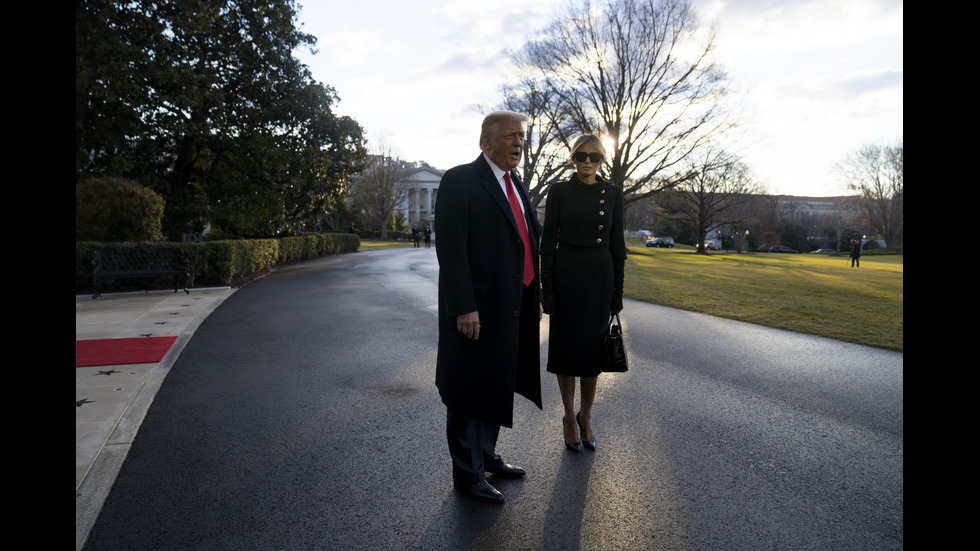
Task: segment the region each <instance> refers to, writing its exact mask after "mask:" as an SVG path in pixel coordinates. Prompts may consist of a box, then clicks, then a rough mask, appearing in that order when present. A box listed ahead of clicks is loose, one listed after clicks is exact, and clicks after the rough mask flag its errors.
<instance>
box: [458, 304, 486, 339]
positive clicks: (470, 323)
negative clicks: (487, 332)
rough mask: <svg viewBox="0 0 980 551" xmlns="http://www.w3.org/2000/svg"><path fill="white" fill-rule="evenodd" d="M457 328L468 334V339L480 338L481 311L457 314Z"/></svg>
mask: <svg viewBox="0 0 980 551" xmlns="http://www.w3.org/2000/svg"><path fill="white" fill-rule="evenodd" d="M456 330H458V331H459V332H460V333H462V334H464V335H466V338H467V339H474V340H476V339H479V338H480V313H479V312H475V311H474V312H470V313H468V314H461V315H459V316H456Z"/></svg>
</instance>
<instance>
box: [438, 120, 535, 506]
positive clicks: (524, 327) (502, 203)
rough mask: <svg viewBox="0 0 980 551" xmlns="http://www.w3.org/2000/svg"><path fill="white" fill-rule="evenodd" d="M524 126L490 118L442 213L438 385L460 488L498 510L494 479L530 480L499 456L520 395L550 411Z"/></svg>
mask: <svg viewBox="0 0 980 551" xmlns="http://www.w3.org/2000/svg"><path fill="white" fill-rule="evenodd" d="M525 121H527V117H526V116H524V115H521V114H519V113H513V112H510V111H496V112H493V113H490V114H489V115H487V116H486V118H485V119H484V121H483V128H482V132H481V134H480V149H481V150H482V151H483V153H482V154H481V155H480V156H479V157H478V158H477V159H476V160H475V161H473V162H472V163H470V164H466V165H461V166H457V167H455V168H452V169H450V170H448V171H446V174H445V175H444V176H443V177H442V181H441V182H440V184H439V194H438V197H437V200H436V211H435V223H436V224H437V225H438V226H437V228H436V229H437V231H438V233H439V239H437V240H436V256H437V258H438V259H439V352H438V359H437V360H436V386H437V387H438V388H439V394H440V396H441V397H442V401H443V403H444V404H446V409H447V421H446V436H447V438H448V440H449V454H450V457H451V458H452V461H453V482H454V485H455V487H456V488H457V489H458V490H460V491H462V492H463V493H465V494H467V495H469V496H471V497H473V498H476V499H480V500H484V501H491V502H495V503H502V502H503V501H504V498H503V495H502V494H501V493H500V492H499V491H498V490H497V489H496V488H494V487H493V486H492V485H490V483H489V482H487V481H486V478H485V475H486V473H488V472H489V473H491V474H492V475H494V476H495V477H522V476H524V474H525V472H524V470H523V469H521V468H519V467H515V466H513V465H508V464H506V463H504V461H503V460H502V459H501V458H500V456H499V455H497V453H496V452H495V447H496V444H497V435H498V433H499V431H500V427H501V426H505V427H512V426H513V414H514V411H513V410H514V394H515V392H516V393H517V394H520V395H522V396H524V397H526V398H527V399H529V400H531V401H532V402H534V404H535V405H537V406H538V408H541V407H542V405H541V370H540V359H539V345H538V340H539V323H540V321H541V316H542V312H543V310H542V307H541V297H540V291H539V284H538V261H537V259H538V235H539V233H540V228H539V226H538V222H537V217H536V216H535V215H534V211H533V209H532V208H531V202H530V200H529V198H528V196H527V192H526V191H525V190H524V186H523V184H522V183H521V182H520V180H519V179H518V178H517V175H516V174H514V173H513V170H514V169H515V168H516V167H517V165H518V163H519V162H520V160H521V154H522V152H523V149H524V124H523V123H524V122H525ZM509 195H510V196H511V197H512V199H509V198H508V196H509ZM515 212H517V215H515V214H514V213H515Z"/></svg>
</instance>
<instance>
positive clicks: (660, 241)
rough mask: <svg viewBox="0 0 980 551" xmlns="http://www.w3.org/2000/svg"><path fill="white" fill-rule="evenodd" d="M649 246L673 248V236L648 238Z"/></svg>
mask: <svg viewBox="0 0 980 551" xmlns="http://www.w3.org/2000/svg"><path fill="white" fill-rule="evenodd" d="M647 247H660V248H673V247H674V238H673V237H654V238H653V239H648V240H647Z"/></svg>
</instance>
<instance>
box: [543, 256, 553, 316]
mask: <svg viewBox="0 0 980 551" xmlns="http://www.w3.org/2000/svg"><path fill="white" fill-rule="evenodd" d="M554 264H555V257H554V256H551V255H541V306H542V308H544V313H545V314H548V315H549V316H550V315H551V314H553V313H554V312H555V293H554V292H553V291H552V290H551V268H552V267H553V266H554Z"/></svg>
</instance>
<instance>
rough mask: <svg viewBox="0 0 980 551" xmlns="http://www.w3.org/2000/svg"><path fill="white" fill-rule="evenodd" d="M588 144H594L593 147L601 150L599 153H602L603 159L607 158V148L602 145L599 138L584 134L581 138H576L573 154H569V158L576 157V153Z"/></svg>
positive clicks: (573, 144)
mask: <svg viewBox="0 0 980 551" xmlns="http://www.w3.org/2000/svg"><path fill="white" fill-rule="evenodd" d="M587 143H588V144H592V147H595V148H596V149H597V150H599V153H602V158H603V159H605V158H606V146H604V145H603V144H602V140H600V139H599V136H596V135H595V134H582V135H581V136H579V137H578V138H576V139H575V141H574V142H573V143H572V152H571V153H570V154H569V158H571V156H572V155H574V154H575V152H576V151H578V149H579V148H580V147H582V146H583V145H585V144H587Z"/></svg>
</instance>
